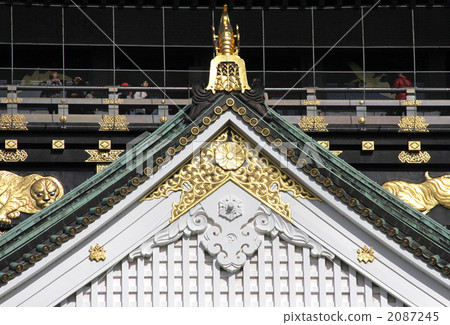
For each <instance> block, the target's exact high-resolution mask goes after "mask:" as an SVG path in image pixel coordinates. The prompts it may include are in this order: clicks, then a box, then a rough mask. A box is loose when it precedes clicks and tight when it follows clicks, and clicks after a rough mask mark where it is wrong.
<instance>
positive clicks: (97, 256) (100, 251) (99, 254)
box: [89, 244, 106, 262]
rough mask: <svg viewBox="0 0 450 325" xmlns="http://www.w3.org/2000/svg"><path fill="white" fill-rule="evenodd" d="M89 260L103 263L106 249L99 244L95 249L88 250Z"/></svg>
mask: <svg viewBox="0 0 450 325" xmlns="http://www.w3.org/2000/svg"><path fill="white" fill-rule="evenodd" d="M89 259H90V260H91V261H94V260H95V261H97V262H98V261H100V260H102V261H104V260H105V259H106V248H105V247H104V246H100V245H99V244H97V245H95V247H92V246H91V247H90V248H89Z"/></svg>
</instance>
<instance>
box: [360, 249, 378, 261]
mask: <svg viewBox="0 0 450 325" xmlns="http://www.w3.org/2000/svg"><path fill="white" fill-rule="evenodd" d="M357 253H358V261H360V262H364V263H367V262H373V260H374V259H375V257H374V256H373V254H374V253H375V251H374V250H373V248H372V247H370V248H369V247H367V245H364V247H363V248H358V251H357Z"/></svg>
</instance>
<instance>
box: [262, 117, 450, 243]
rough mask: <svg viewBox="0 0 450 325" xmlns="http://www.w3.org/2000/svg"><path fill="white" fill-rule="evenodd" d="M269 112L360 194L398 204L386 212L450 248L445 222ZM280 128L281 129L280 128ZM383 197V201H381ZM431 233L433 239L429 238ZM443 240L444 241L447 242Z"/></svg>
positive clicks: (330, 170) (448, 233)
mask: <svg viewBox="0 0 450 325" xmlns="http://www.w3.org/2000/svg"><path fill="white" fill-rule="evenodd" d="M269 109H270V108H269ZM270 112H271V114H272V115H273V116H275V117H276V118H277V122H281V123H280V124H281V126H282V128H283V130H284V131H288V132H289V133H290V134H291V135H292V136H294V137H295V138H296V139H298V140H300V141H301V142H303V143H306V142H308V143H309V144H310V145H313V146H314V149H315V150H316V151H317V153H318V154H319V155H321V156H323V157H324V158H325V159H322V161H324V162H331V164H328V165H327V166H323V167H324V168H325V169H327V170H328V171H329V172H330V173H331V174H333V175H334V176H335V177H338V178H340V179H342V180H343V181H344V182H345V183H347V184H348V185H349V186H351V187H353V188H354V189H355V190H356V191H358V192H359V193H361V195H363V196H365V197H367V198H368V199H370V200H371V201H372V202H373V203H375V204H376V205H377V206H379V207H380V208H381V209H383V210H385V211H386V212H387V210H388V209H387V208H386V204H387V205H388V206H390V207H395V208H396V209H394V210H390V211H389V212H387V213H389V214H391V215H393V216H394V217H395V218H396V219H397V220H399V221H401V222H403V223H404V224H405V225H406V226H409V227H413V228H414V229H415V230H416V231H417V232H419V233H420V234H421V235H423V236H426V237H427V238H428V239H429V240H432V241H433V242H435V243H436V240H438V241H439V245H438V246H440V247H441V248H442V249H444V250H446V251H448V250H449V240H450V231H449V230H448V229H446V228H445V227H444V226H443V225H441V224H439V223H438V222H436V221H434V220H433V219H431V218H430V217H428V216H427V215H424V214H423V213H421V212H419V211H417V210H416V209H414V208H413V207H411V206H409V205H408V204H407V203H405V202H403V201H402V200H400V199H399V198H397V197H396V196H394V195H393V194H391V193H389V192H387V191H386V190H385V189H384V188H382V187H381V185H379V184H378V183H376V182H375V181H373V180H372V179H370V178H369V177H367V176H366V175H364V174H363V173H361V172H360V171H358V170H357V169H355V168H354V167H352V166H351V165H349V164H348V163H347V162H345V161H344V160H342V159H340V158H339V157H337V156H335V155H334V154H333V153H331V152H330V151H329V150H327V149H325V148H323V147H322V146H321V145H320V144H318V143H317V141H315V140H314V139H313V138H311V137H310V136H308V135H307V134H306V133H304V132H303V131H301V130H299V129H298V130H297V129H296V128H295V127H294V126H293V125H292V124H291V123H289V122H287V121H286V120H285V119H284V118H283V117H282V116H281V115H279V114H278V113H276V112H275V111H273V110H272V109H270ZM272 123H273V122H272ZM272 123H270V125H271V126H272V127H274V125H272ZM277 131H279V132H280V130H277ZM299 149H300V148H299ZM300 150H301V149H300ZM310 158H311V159H312V160H313V161H314V160H315V159H314V157H311V156H310ZM337 170H342V171H344V172H345V173H346V175H342V174H340V175H338V174H337V173H336V171H337ZM343 176H344V177H343ZM355 176H357V177H359V180H358V179H357V178H356V177H355ZM360 181H362V183H364V184H365V186H367V187H368V189H369V192H373V193H376V194H377V195H376V196H373V195H370V194H369V193H366V191H365V190H366V189H367V188H366V189H365V188H363V187H360V186H359V184H361V182H360ZM380 197H381V199H382V200H380ZM402 212H406V213H407V215H408V216H410V217H412V218H408V219H407V220H405V215H404V214H403V213H402ZM406 221H412V222H413V224H411V223H408V222H406ZM422 225H425V227H426V228H428V229H431V230H432V231H433V233H434V234H430V233H429V232H427V231H426V230H427V229H423V226H422ZM430 235H431V236H432V237H433V238H430ZM442 241H444V242H445V243H444V242H442ZM436 244H437V243H436Z"/></svg>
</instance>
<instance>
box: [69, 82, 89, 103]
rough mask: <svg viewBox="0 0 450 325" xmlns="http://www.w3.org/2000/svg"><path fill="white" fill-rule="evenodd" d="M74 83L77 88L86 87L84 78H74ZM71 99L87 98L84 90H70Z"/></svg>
mask: <svg viewBox="0 0 450 325" xmlns="http://www.w3.org/2000/svg"><path fill="white" fill-rule="evenodd" d="M72 83H73V85H74V86H76V87H83V86H86V83H85V82H84V80H83V78H81V77H75V78H73V80H72ZM69 97H70V98H84V97H85V95H84V91H83V89H70V90H69Z"/></svg>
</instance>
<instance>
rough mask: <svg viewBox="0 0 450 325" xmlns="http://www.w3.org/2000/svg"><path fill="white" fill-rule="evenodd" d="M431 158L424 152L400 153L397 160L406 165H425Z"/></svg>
mask: <svg viewBox="0 0 450 325" xmlns="http://www.w3.org/2000/svg"><path fill="white" fill-rule="evenodd" d="M430 159H431V156H430V154H429V153H428V152H426V151H418V152H409V151H408V152H407V151H402V152H400V154H399V155H398V160H400V161H401V162H402V163H405V162H406V163H408V164H422V163H424V164H426V163H427V162H428V161H430Z"/></svg>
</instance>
